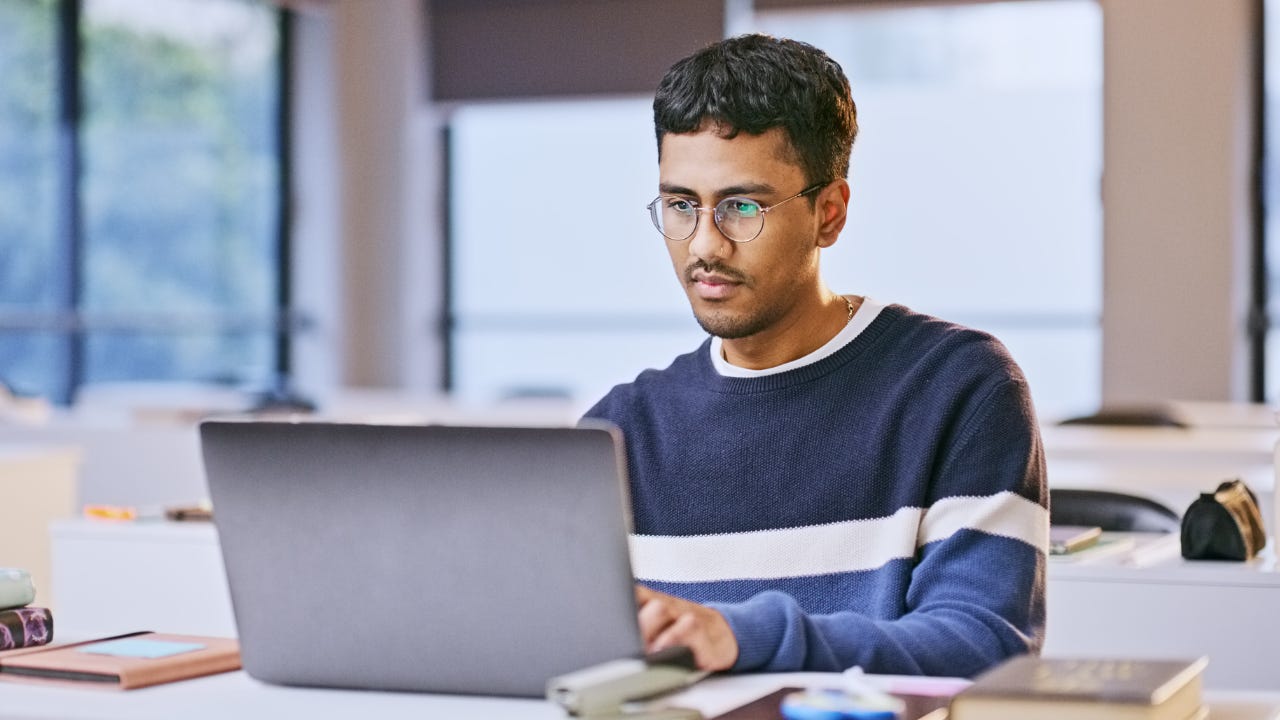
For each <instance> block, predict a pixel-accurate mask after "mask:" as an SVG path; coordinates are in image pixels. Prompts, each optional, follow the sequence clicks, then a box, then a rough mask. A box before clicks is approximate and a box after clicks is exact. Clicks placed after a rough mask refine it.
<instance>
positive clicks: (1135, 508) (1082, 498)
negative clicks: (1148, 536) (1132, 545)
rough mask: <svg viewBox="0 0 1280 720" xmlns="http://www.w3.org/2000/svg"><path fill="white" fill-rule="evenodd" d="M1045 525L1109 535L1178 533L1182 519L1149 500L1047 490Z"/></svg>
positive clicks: (1108, 493) (1106, 492) (1096, 492)
mask: <svg viewBox="0 0 1280 720" xmlns="http://www.w3.org/2000/svg"><path fill="white" fill-rule="evenodd" d="M1049 523H1050V524H1052V525H1097V526H1098V527H1100V528H1102V529H1103V530H1106V531H1112V532H1179V531H1180V530H1181V529H1182V518H1181V517H1180V516H1179V515H1178V513H1176V512H1174V511H1173V510H1170V509H1169V508H1168V507H1166V506H1164V505H1163V504H1161V503H1158V502H1156V501H1155V500H1152V499H1151V498H1145V497H1139V496H1137V495H1127V494H1125V493H1119V492H1112V491H1110V490H1074V489H1067V488H1050V489H1049Z"/></svg>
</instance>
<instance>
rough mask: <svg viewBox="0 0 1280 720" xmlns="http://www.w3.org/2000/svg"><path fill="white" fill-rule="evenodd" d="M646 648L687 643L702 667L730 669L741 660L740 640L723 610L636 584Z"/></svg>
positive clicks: (647, 650)
mask: <svg viewBox="0 0 1280 720" xmlns="http://www.w3.org/2000/svg"><path fill="white" fill-rule="evenodd" d="M636 602H637V603H638V604H639V606H640V635H641V636H642V637H643V638H644V644H645V651H646V652H657V651H658V650H662V649H664V648H669V647H673V646H676V645H684V646H686V647H688V648H689V649H690V650H692V651H693V659H694V662H696V663H697V664H698V667H699V668H700V669H702V670H728V669H729V668H731V667H733V664H734V663H735V662H737V660H738V640H737V638H735V637H734V636H733V631H732V630H731V629H729V623H728V622H727V621H726V620H725V619H724V616H723V615H721V614H720V613H718V612H716V611H715V610H712V609H711V608H709V607H706V606H705V605H699V604H698V603H695V602H690V601H688V600H682V599H680V598H678V597H674V596H672V595H667V594H666V593H660V592H658V591H657V590H651V589H649V588H647V587H644V586H643V585H637V586H636Z"/></svg>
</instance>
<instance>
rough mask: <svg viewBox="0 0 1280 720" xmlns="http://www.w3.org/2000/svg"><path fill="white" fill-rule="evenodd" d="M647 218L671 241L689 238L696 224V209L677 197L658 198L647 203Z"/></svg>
mask: <svg viewBox="0 0 1280 720" xmlns="http://www.w3.org/2000/svg"><path fill="white" fill-rule="evenodd" d="M649 217H650V219H652V220H653V226H654V227H656V228H658V232H660V233H662V234H663V235H665V236H667V237H668V238H670V239H672V240H684V239H685V238H687V237H689V236H690V235H692V234H693V229H694V227H696V226H697V224H698V210H697V208H696V207H695V206H694V204H693V203H691V202H689V201H688V200H685V199H683V198H678V197H659V198H657V199H656V200H654V201H653V202H651V203H649Z"/></svg>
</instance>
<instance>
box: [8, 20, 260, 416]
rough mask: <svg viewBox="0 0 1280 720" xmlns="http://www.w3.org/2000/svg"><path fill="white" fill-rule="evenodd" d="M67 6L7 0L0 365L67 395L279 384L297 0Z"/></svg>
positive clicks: (12, 375)
mask: <svg viewBox="0 0 1280 720" xmlns="http://www.w3.org/2000/svg"><path fill="white" fill-rule="evenodd" d="M64 2H66V3H72V2H74V3H75V4H74V5H72V6H68V5H65V4H63V3H59V2H54V1H53V0H44V1H37V0H0V48H2V49H0V78H3V79H0V115H3V120H0V188H3V190H0V196H3V200H0V268H2V269H0V273H3V276H4V277H3V279H4V282H3V284H2V287H0V337H3V341H0V378H3V379H4V380H5V381H6V382H8V383H9V384H11V385H13V386H14V387H16V388H17V389H19V390H21V391H25V392H30V393H39V394H44V395H48V396H50V397H53V398H57V399H62V400H67V399H70V398H72V397H73V396H74V394H75V392H76V391H77V390H78V389H79V388H80V387H81V386H82V385H83V384H86V383H99V382H111V381H121V380H200V381H215V382H228V383H236V384H249V385H262V384H265V383H268V382H270V381H271V380H272V379H273V377H274V375H275V374H276V373H277V372H278V371H280V370H282V369H283V368H282V366H281V362H280V361H281V359H282V358H281V356H280V349H279V346H278V343H277V342H276V340H277V329H278V327H279V320H280V318H281V317H283V315H282V312H283V310H284V307H283V303H284V301H283V296H282V292H281V277H280V270H281V257H282V252H283V235H282V233H281V232H280V222H281V217H280V205H281V202H280V198H281V190H280V187H281V162H280V159H281V147H280V145H281V143H280V124H279V123H280V115H281V113H280V103H281V101H282V94H281V92H280V81H281V62H282V50H281V46H282V24H281V18H280V16H279V13H278V11H276V10H275V9H273V8H272V7H270V6H267V5H264V4H261V3H257V2H251V1H249V0H166V2H164V3H155V2H151V1H149V0H64ZM60 22H61V23H63V24H62V26H61V27H62V32H61V35H60V33H59V27H60V26H59V23H60ZM67 23H74V24H75V26H74V27H73V28H70V29H68V27H67ZM59 43H62V45H61V46H60V45H59ZM60 47H61V49H62V57H64V58H67V59H68V60H67V62H68V63H70V67H62V68H60V67H59V64H58V58H59V51H60ZM32 68H35V69H37V71H36V72H34V73H33V72H32V70H31V69H32ZM77 87H78V90H79V92H78V94H77V93H76V90H77ZM60 98H61V102H60ZM73 100H74V101H76V102H78V104H79V108H80V112H79V113H69V112H67V111H66V108H67V107H68V105H67V103H71V101H73ZM60 116H61V117H65V118H66V124H65V125H63V126H62V127H63V128H64V129H65V133H64V134H62V135H59V123H58V119H59V117H60ZM10 258H16V259H17V261H16V262H10V261H9V259H10Z"/></svg>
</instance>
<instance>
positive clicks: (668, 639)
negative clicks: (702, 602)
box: [646, 613, 705, 666]
mask: <svg viewBox="0 0 1280 720" xmlns="http://www.w3.org/2000/svg"><path fill="white" fill-rule="evenodd" d="M702 644H704V637H703V636H702V634H701V633H699V632H698V618H697V617H696V616H695V615H694V614H693V613H684V614H683V615H680V616H679V617H677V618H675V620H674V621H673V622H671V623H670V624H668V625H667V626H666V628H665V629H663V630H662V632H660V633H658V636H657V637H655V638H654V639H653V641H652V642H651V643H649V646H648V648H646V650H647V651H648V652H651V653H652V652H657V651H659V650H665V649H667V648H669V647H675V646H676V645H687V646H688V647H689V649H690V650H692V651H693V657H694V660H695V661H699V659H700V653H701V652H703V651H705V648H702V649H700V648H698V647H697V646H698V645H702ZM698 664H699V666H701V662H700V661H699V663H698Z"/></svg>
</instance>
